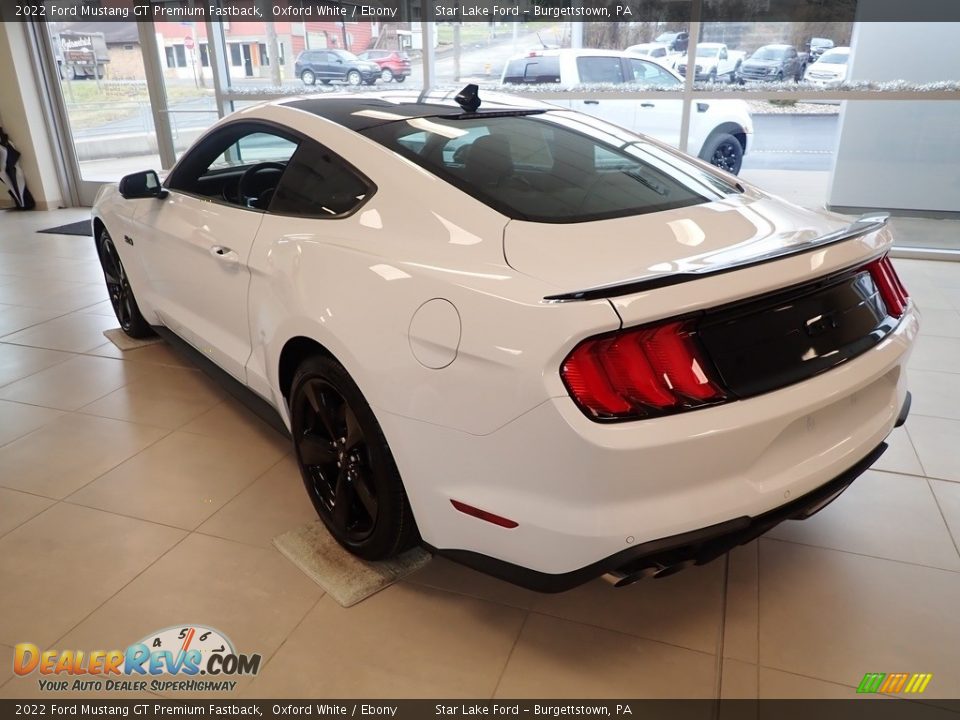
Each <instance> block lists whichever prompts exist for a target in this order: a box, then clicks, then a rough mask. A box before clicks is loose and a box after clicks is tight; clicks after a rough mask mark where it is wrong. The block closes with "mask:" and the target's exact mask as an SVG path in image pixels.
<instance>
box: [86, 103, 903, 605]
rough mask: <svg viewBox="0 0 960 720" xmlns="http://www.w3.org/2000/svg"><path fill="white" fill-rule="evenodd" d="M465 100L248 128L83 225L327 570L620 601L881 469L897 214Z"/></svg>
mask: <svg viewBox="0 0 960 720" xmlns="http://www.w3.org/2000/svg"><path fill="white" fill-rule="evenodd" d="M458 99H459V102H453V100H452V99H451V98H449V97H445V98H444V97H438V96H434V97H429V96H427V97H423V96H418V95H417V94H413V93H404V94H399V95H397V94H394V95H389V94H382V95H381V96H380V97H377V96H373V95H371V94H369V93H364V94H362V95H355V96H349V95H348V96H342V95H340V96H335V95H333V94H331V95H329V96H327V97H307V98H305V97H299V98H285V99H283V100H278V101H274V102H271V103H268V104H262V105H257V106H253V107H250V108H246V109H244V110H242V111H240V112H237V113H236V114H234V115H231V116H228V117H226V118H224V119H223V120H221V121H220V122H218V123H217V124H216V125H214V126H213V127H212V128H211V129H210V130H209V131H208V132H207V133H206V134H204V135H203V137H201V138H200V139H199V140H198V141H197V142H196V143H195V144H194V145H193V147H191V148H190V149H188V150H187V151H186V152H185V153H184V154H182V155H181V157H180V159H179V161H178V162H177V164H176V165H175V166H174V168H173V169H172V170H171V171H170V173H169V175H167V177H166V178H165V179H164V180H163V182H162V183H161V182H160V181H159V179H158V176H157V174H156V173H155V172H153V171H146V172H140V173H134V174H132V175H128V176H126V177H125V178H123V180H121V182H120V184H119V186H117V185H107V186H104V189H103V190H101V192H100V194H99V196H98V198H97V200H96V203H95V205H94V209H93V229H94V233H95V242H96V247H97V251H98V253H99V257H100V260H101V263H102V266H103V271H104V277H105V281H106V284H107V288H108V291H109V296H110V299H111V302H112V304H113V307H114V309H115V311H116V312H117V317H118V320H119V321H120V323H121V325H122V326H123V328H124V330H125V331H126V332H127V333H128V334H130V335H132V336H134V337H143V336H145V335H149V334H151V333H152V332H153V331H154V330H155V329H157V330H159V331H161V332H162V333H164V334H165V335H167V336H168V337H170V336H172V335H175V336H177V337H179V338H180V339H182V340H183V341H186V342H187V343H189V344H190V345H192V346H193V347H194V348H196V350H197V351H199V352H198V355H200V356H202V357H205V358H208V359H209V360H210V361H212V362H213V363H216V364H217V365H219V367H220V368H221V369H222V370H224V371H225V372H226V374H228V375H230V376H232V377H233V378H235V381H236V382H237V383H240V384H241V385H245V386H246V388H247V389H248V390H249V391H250V394H252V395H254V396H258V397H259V399H260V404H261V405H262V404H263V403H264V402H265V403H266V404H267V405H269V406H270V407H272V408H273V409H274V410H275V411H276V413H278V414H279V416H280V418H281V419H282V421H283V423H284V424H285V426H286V427H287V428H289V431H290V434H291V437H292V444H293V450H294V457H295V459H296V462H297V463H298V465H299V468H300V472H301V475H302V478H303V482H304V486H305V488H306V492H307V495H308V497H309V499H310V501H311V502H312V504H313V506H314V507H315V508H316V511H317V513H318V515H319V516H320V518H321V520H322V521H323V522H324V524H325V525H326V527H327V528H328V530H329V532H330V533H331V534H332V536H333V537H334V538H336V540H337V541H338V542H339V543H340V544H341V545H343V547H345V548H346V549H347V550H349V551H350V552H352V553H354V554H356V555H358V556H360V557H362V558H365V559H369V560H376V559H383V558H388V557H391V556H394V555H396V554H397V553H399V552H402V551H403V550H405V549H406V548H408V547H410V546H412V545H414V544H417V543H420V542H422V543H424V544H426V545H427V546H429V547H430V548H432V549H434V550H436V551H437V552H438V553H440V554H443V555H446V556H449V557H451V558H453V559H455V560H458V561H460V562H463V563H466V564H468V565H470V566H473V567H475V568H478V569H481V570H484V571H486V572H490V573H493V574H495V575H498V576H501V577H504V578H507V579H509V580H511V581H513V582H516V583H520V584H523V585H525V586H527V587H531V588H535V589H538V590H545V591H559V590H563V589H566V588H570V587H573V586H575V585H578V584H580V583H583V582H586V581H587V580H590V579H592V578H595V577H597V576H600V575H606V576H607V577H608V579H610V580H612V581H613V582H615V583H616V584H619V585H624V584H629V583H631V582H634V581H636V580H638V579H640V578H643V577H663V576H666V575H669V574H671V573H673V572H676V571H677V570H679V569H681V568H683V567H686V566H688V565H692V564H703V563H706V562H709V561H711V560H713V559H714V558H717V557H719V556H721V555H722V554H723V553H725V552H727V551H728V550H729V549H731V548H733V547H735V546H736V545H738V544H741V543H745V542H748V541H750V540H752V539H753V538H755V537H756V536H758V535H760V534H762V533H764V532H766V531H767V530H769V529H770V528H772V527H773V526H775V525H776V524H778V523H779V522H781V521H783V520H786V519H802V518H805V517H808V516H809V515H812V514H813V513H815V512H817V511H819V510H820V509H821V508H823V507H824V506H825V505H827V504H828V503H829V502H830V501H831V500H833V499H834V498H835V497H837V496H838V495H839V494H840V493H841V492H843V490H845V489H846V487H847V486H849V485H850V483H852V482H853V481H854V480H855V478H856V477H857V476H858V475H859V474H860V473H862V472H863V471H864V470H865V469H866V468H867V467H869V466H870V465H871V464H872V463H873V462H874V461H875V460H876V459H877V457H879V455H880V454H881V453H882V452H883V450H884V448H885V444H884V440H885V438H886V437H887V436H888V435H889V433H890V432H891V431H892V430H893V428H894V427H895V426H896V425H898V424H901V423H902V422H903V420H904V419H905V416H906V412H907V409H908V407H909V396H908V393H907V372H906V366H907V360H908V356H909V353H910V350H911V346H912V343H913V341H914V339H915V337H916V335H917V331H918V326H919V320H918V316H917V313H916V312H915V309H914V306H913V303H912V302H911V301H910V300H909V298H908V297H907V294H906V291H905V290H904V288H903V286H902V285H901V283H900V281H899V279H898V278H897V274H896V272H895V270H894V268H893V265H892V264H891V261H890V259H889V257H888V255H887V253H888V251H889V250H890V247H891V244H892V241H893V238H892V235H891V232H890V229H889V228H888V227H886V224H885V222H886V219H885V217H884V216H881V215H874V216H867V217H864V218H861V219H860V220H857V221H854V222H850V220H849V219H848V218H843V217H841V216H838V215H835V214H831V213H826V212H822V211H817V210H807V209H803V208H800V207H797V206H794V205H791V204H789V203H787V202H785V201H783V200H780V199H778V198H775V197H773V196H771V195H768V194H767V193H765V192H763V191H761V190H759V189H757V188H755V187H753V186H752V185H750V184H749V183H746V182H738V181H737V180H736V179H735V178H733V177H731V176H730V175H728V174H727V173H723V172H721V171H719V170H717V169H715V168H712V167H710V166H709V165H707V164H706V163H701V162H698V161H696V160H692V159H691V158H689V157H687V156H685V155H683V154H681V153H679V152H677V151H676V150H673V149H671V148H669V147H668V146H666V145H664V144H662V143H659V142H657V141H655V140H651V139H648V138H645V137H643V136H640V135H636V134H634V133H631V132H629V131H627V130H624V129H621V128H619V127H616V126H614V125H611V124H609V123H606V122H603V121H601V120H597V119H596V118H591V117H588V116H585V115H582V114H580V113H575V112H571V111H569V110H564V109H559V108H556V107H552V106H549V105H545V104H541V103H532V102H527V101H518V99H517V98H516V97H509V96H506V97H501V98H496V97H489V98H482V103H481V104H480V106H479V108H478V107H477V103H476V100H477V97H476V86H471V87H470V88H467V89H466V90H465V91H464V92H462V93H461V95H460V96H459V98H458ZM251 147H252V148H256V150H257V152H256V153H251V152H246V150H247V149H248V148H251ZM305 501H306V498H305Z"/></svg>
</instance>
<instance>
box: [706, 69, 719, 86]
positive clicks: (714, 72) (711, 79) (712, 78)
mask: <svg viewBox="0 0 960 720" xmlns="http://www.w3.org/2000/svg"><path fill="white" fill-rule="evenodd" d="M707 80H708V81H709V82H712V83H715V82H716V81H717V69H716V68H714V69H713V70H711V71H710V76H709V77H708V78H707Z"/></svg>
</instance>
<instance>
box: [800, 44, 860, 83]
mask: <svg viewBox="0 0 960 720" xmlns="http://www.w3.org/2000/svg"><path fill="white" fill-rule="evenodd" d="M849 62H850V48H848V47H837V48H831V49H830V50H827V51H825V52H824V53H823V55H821V56H820V57H819V58H818V59H817V61H816V62H815V63H813V65H810V66H809V67H808V68H807V72H806V73H805V74H804V76H803V79H804V80H806V81H807V82H809V83H812V84H813V85H819V86H820V87H825V88H835V87H839V86H841V85H843V83H844V82H845V81H846V79H847V66H848V64H849Z"/></svg>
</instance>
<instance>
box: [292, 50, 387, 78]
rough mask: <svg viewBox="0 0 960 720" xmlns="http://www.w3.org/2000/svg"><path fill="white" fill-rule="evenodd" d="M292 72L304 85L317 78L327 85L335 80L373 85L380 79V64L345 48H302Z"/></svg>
mask: <svg viewBox="0 0 960 720" xmlns="http://www.w3.org/2000/svg"><path fill="white" fill-rule="evenodd" d="M294 73H295V74H296V76H297V77H298V78H300V79H301V80H302V81H303V84H304V85H315V84H316V83H317V80H319V81H320V82H322V83H323V84H324V85H329V84H330V83H331V82H332V81H334V80H337V81H341V82H345V83H347V84H348V85H359V84H360V83H364V84H366V85H373V84H374V83H375V82H377V80H379V79H380V73H381V70H380V66H379V65H377V63H375V62H373V61H372V60H361V59H360V58H358V57H357V56H356V55H354V54H353V53H351V52H347V51H346V50H330V49H327V50H304V51H303V52H302V53H300V54H299V55H298V56H297V61H296V63H294Z"/></svg>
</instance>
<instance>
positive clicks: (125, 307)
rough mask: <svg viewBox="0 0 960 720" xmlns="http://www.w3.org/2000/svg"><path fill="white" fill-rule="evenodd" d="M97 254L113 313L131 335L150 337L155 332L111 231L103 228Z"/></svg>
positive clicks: (98, 240) (124, 329)
mask: <svg viewBox="0 0 960 720" xmlns="http://www.w3.org/2000/svg"><path fill="white" fill-rule="evenodd" d="M97 254H98V255H99V256H100V267H101V268H103V279H104V281H105V282H106V284H107V293H108V294H109V296H110V304H111V305H112V306H113V313H114V314H115V315H116V316H117V322H119V323H120V327H121V328H122V329H123V331H124V332H125V333H126V334H127V335H129V336H130V337H134V338H144V337H149V336H150V335H152V334H153V330H152V329H151V328H150V325H149V324H148V323H147V321H146V320H145V319H144V318H143V315H141V314H140V308H139V307H138V306H137V300H136V298H135V297H134V296H133V289H132V288H131V287H130V280H129V278H128V277H127V273H126V270H124V269H123V262H122V261H121V260H120V254H119V253H118V252H117V247H116V245H114V244H113V239H112V238H111V237H110V233H108V232H107V231H106V230H102V231H101V232H100V237H99V238H97Z"/></svg>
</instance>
